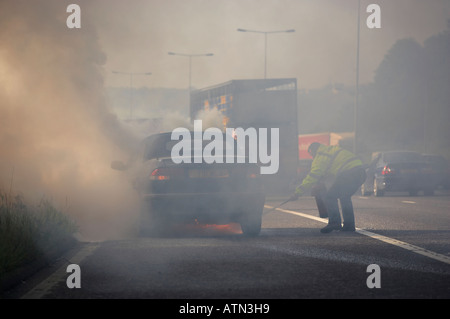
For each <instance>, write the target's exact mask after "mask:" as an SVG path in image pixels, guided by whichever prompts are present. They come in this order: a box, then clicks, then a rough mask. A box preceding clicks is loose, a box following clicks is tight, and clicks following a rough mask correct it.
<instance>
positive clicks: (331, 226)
mask: <svg viewBox="0 0 450 319" xmlns="http://www.w3.org/2000/svg"><path fill="white" fill-rule="evenodd" d="M341 229H342V227H341V225H339V224H328V225H327V226H325V227H324V228H322V229H321V230H320V232H321V233H322V234H327V233H331V232H332V231H333V230H341Z"/></svg>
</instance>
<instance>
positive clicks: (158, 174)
mask: <svg viewBox="0 0 450 319" xmlns="http://www.w3.org/2000/svg"><path fill="white" fill-rule="evenodd" d="M183 175H184V170H183V169H182V168H178V167H161V168H157V169H155V170H154V171H153V172H152V173H151V174H150V179H151V180H154V181H164V180H169V179H172V178H179V177H182V176H183Z"/></svg>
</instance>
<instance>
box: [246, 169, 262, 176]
mask: <svg viewBox="0 0 450 319" xmlns="http://www.w3.org/2000/svg"><path fill="white" fill-rule="evenodd" d="M258 176H259V167H251V168H249V169H248V170H247V177H249V178H257V177H258Z"/></svg>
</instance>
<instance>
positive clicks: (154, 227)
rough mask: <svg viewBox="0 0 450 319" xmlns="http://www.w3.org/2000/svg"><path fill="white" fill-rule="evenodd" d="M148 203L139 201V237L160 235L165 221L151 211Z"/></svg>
mask: <svg viewBox="0 0 450 319" xmlns="http://www.w3.org/2000/svg"><path fill="white" fill-rule="evenodd" d="M150 207H151V206H150V205H149V204H148V203H145V202H144V203H141V214H140V220H139V236H140V237H160V236H162V235H163V234H164V230H165V227H166V225H165V223H164V222H163V221H162V220H161V218H158V216H157V214H156V213H155V212H152V211H151V208H150Z"/></svg>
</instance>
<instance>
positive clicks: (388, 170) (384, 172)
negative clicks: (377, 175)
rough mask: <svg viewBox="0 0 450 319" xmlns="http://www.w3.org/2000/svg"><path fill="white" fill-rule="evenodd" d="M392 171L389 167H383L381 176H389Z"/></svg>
mask: <svg viewBox="0 0 450 319" xmlns="http://www.w3.org/2000/svg"><path fill="white" fill-rule="evenodd" d="M393 172H394V171H393V170H392V169H391V168H390V167H389V166H387V165H386V166H385V167H383V170H382V171H381V175H389V174H392V173H393Z"/></svg>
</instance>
